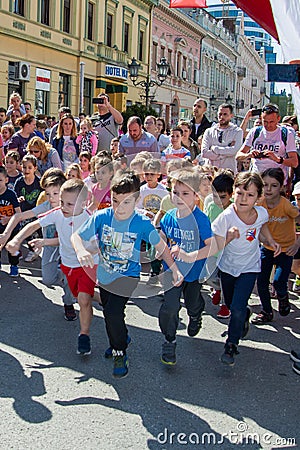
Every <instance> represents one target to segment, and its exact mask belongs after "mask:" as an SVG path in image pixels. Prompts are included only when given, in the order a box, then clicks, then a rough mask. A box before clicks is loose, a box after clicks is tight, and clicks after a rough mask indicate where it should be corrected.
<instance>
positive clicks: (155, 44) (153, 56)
mask: <svg viewBox="0 0 300 450" xmlns="http://www.w3.org/2000/svg"><path fill="white" fill-rule="evenodd" d="M157 48H158V45H157V43H156V42H153V47H152V65H151V69H152V70H157V68H156V63H157Z"/></svg>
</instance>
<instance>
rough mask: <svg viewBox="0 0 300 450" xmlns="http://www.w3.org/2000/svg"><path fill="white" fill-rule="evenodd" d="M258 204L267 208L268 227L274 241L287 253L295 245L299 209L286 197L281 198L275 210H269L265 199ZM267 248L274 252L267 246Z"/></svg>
mask: <svg viewBox="0 0 300 450" xmlns="http://www.w3.org/2000/svg"><path fill="white" fill-rule="evenodd" d="M258 203H259V205H260V206H263V207H264V208H266V210H267V211H268V213H269V221H268V227H269V230H270V232H271V234H272V237H273V239H274V240H275V241H276V242H278V244H280V245H281V249H282V251H283V252H286V250H287V248H288V247H289V246H290V245H293V244H294V243H295V239H296V227H295V220H294V219H295V217H297V216H298V215H299V211H298V208H297V207H296V206H293V205H292V204H291V203H290V202H289V201H288V200H287V199H286V198H285V197H281V198H280V202H279V203H278V205H277V206H275V208H268V206H267V202H266V200H265V199H264V198H263V199H262V200H261V201H260V202H258ZM265 247H266V248H268V249H269V250H273V249H271V248H270V247H268V246H267V245H265Z"/></svg>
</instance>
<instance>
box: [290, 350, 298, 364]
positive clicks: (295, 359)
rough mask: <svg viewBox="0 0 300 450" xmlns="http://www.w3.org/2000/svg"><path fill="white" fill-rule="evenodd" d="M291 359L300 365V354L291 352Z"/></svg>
mask: <svg viewBox="0 0 300 450" xmlns="http://www.w3.org/2000/svg"><path fill="white" fill-rule="evenodd" d="M290 358H291V360H293V361H294V362H295V363H298V364H300V353H297V352H295V351H294V350H292V351H291V353H290Z"/></svg>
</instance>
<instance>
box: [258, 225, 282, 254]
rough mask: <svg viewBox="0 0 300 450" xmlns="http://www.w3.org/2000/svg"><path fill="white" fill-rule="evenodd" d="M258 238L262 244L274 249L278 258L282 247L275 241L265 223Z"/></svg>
mask: <svg viewBox="0 0 300 450" xmlns="http://www.w3.org/2000/svg"><path fill="white" fill-rule="evenodd" d="M258 238H259V240H260V242H261V243H262V244H264V245H267V246H269V247H272V248H273V250H274V256H278V255H279V254H280V253H281V247H280V245H279V244H278V243H277V242H276V241H274V239H273V237H272V235H271V232H270V230H269V227H268V224H267V223H264V224H263V226H262V227H261V229H260V233H259V236H258Z"/></svg>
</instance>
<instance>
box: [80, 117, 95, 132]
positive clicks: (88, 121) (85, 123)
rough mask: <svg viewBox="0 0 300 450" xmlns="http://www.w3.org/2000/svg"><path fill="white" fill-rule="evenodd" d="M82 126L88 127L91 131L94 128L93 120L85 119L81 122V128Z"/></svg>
mask: <svg viewBox="0 0 300 450" xmlns="http://www.w3.org/2000/svg"><path fill="white" fill-rule="evenodd" d="M81 125H87V127H88V129H89V130H91V129H92V128H93V124H92V122H91V120H90V119H89V118H88V117H86V118H85V119H83V120H82V121H81V122H80V127H81Z"/></svg>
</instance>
